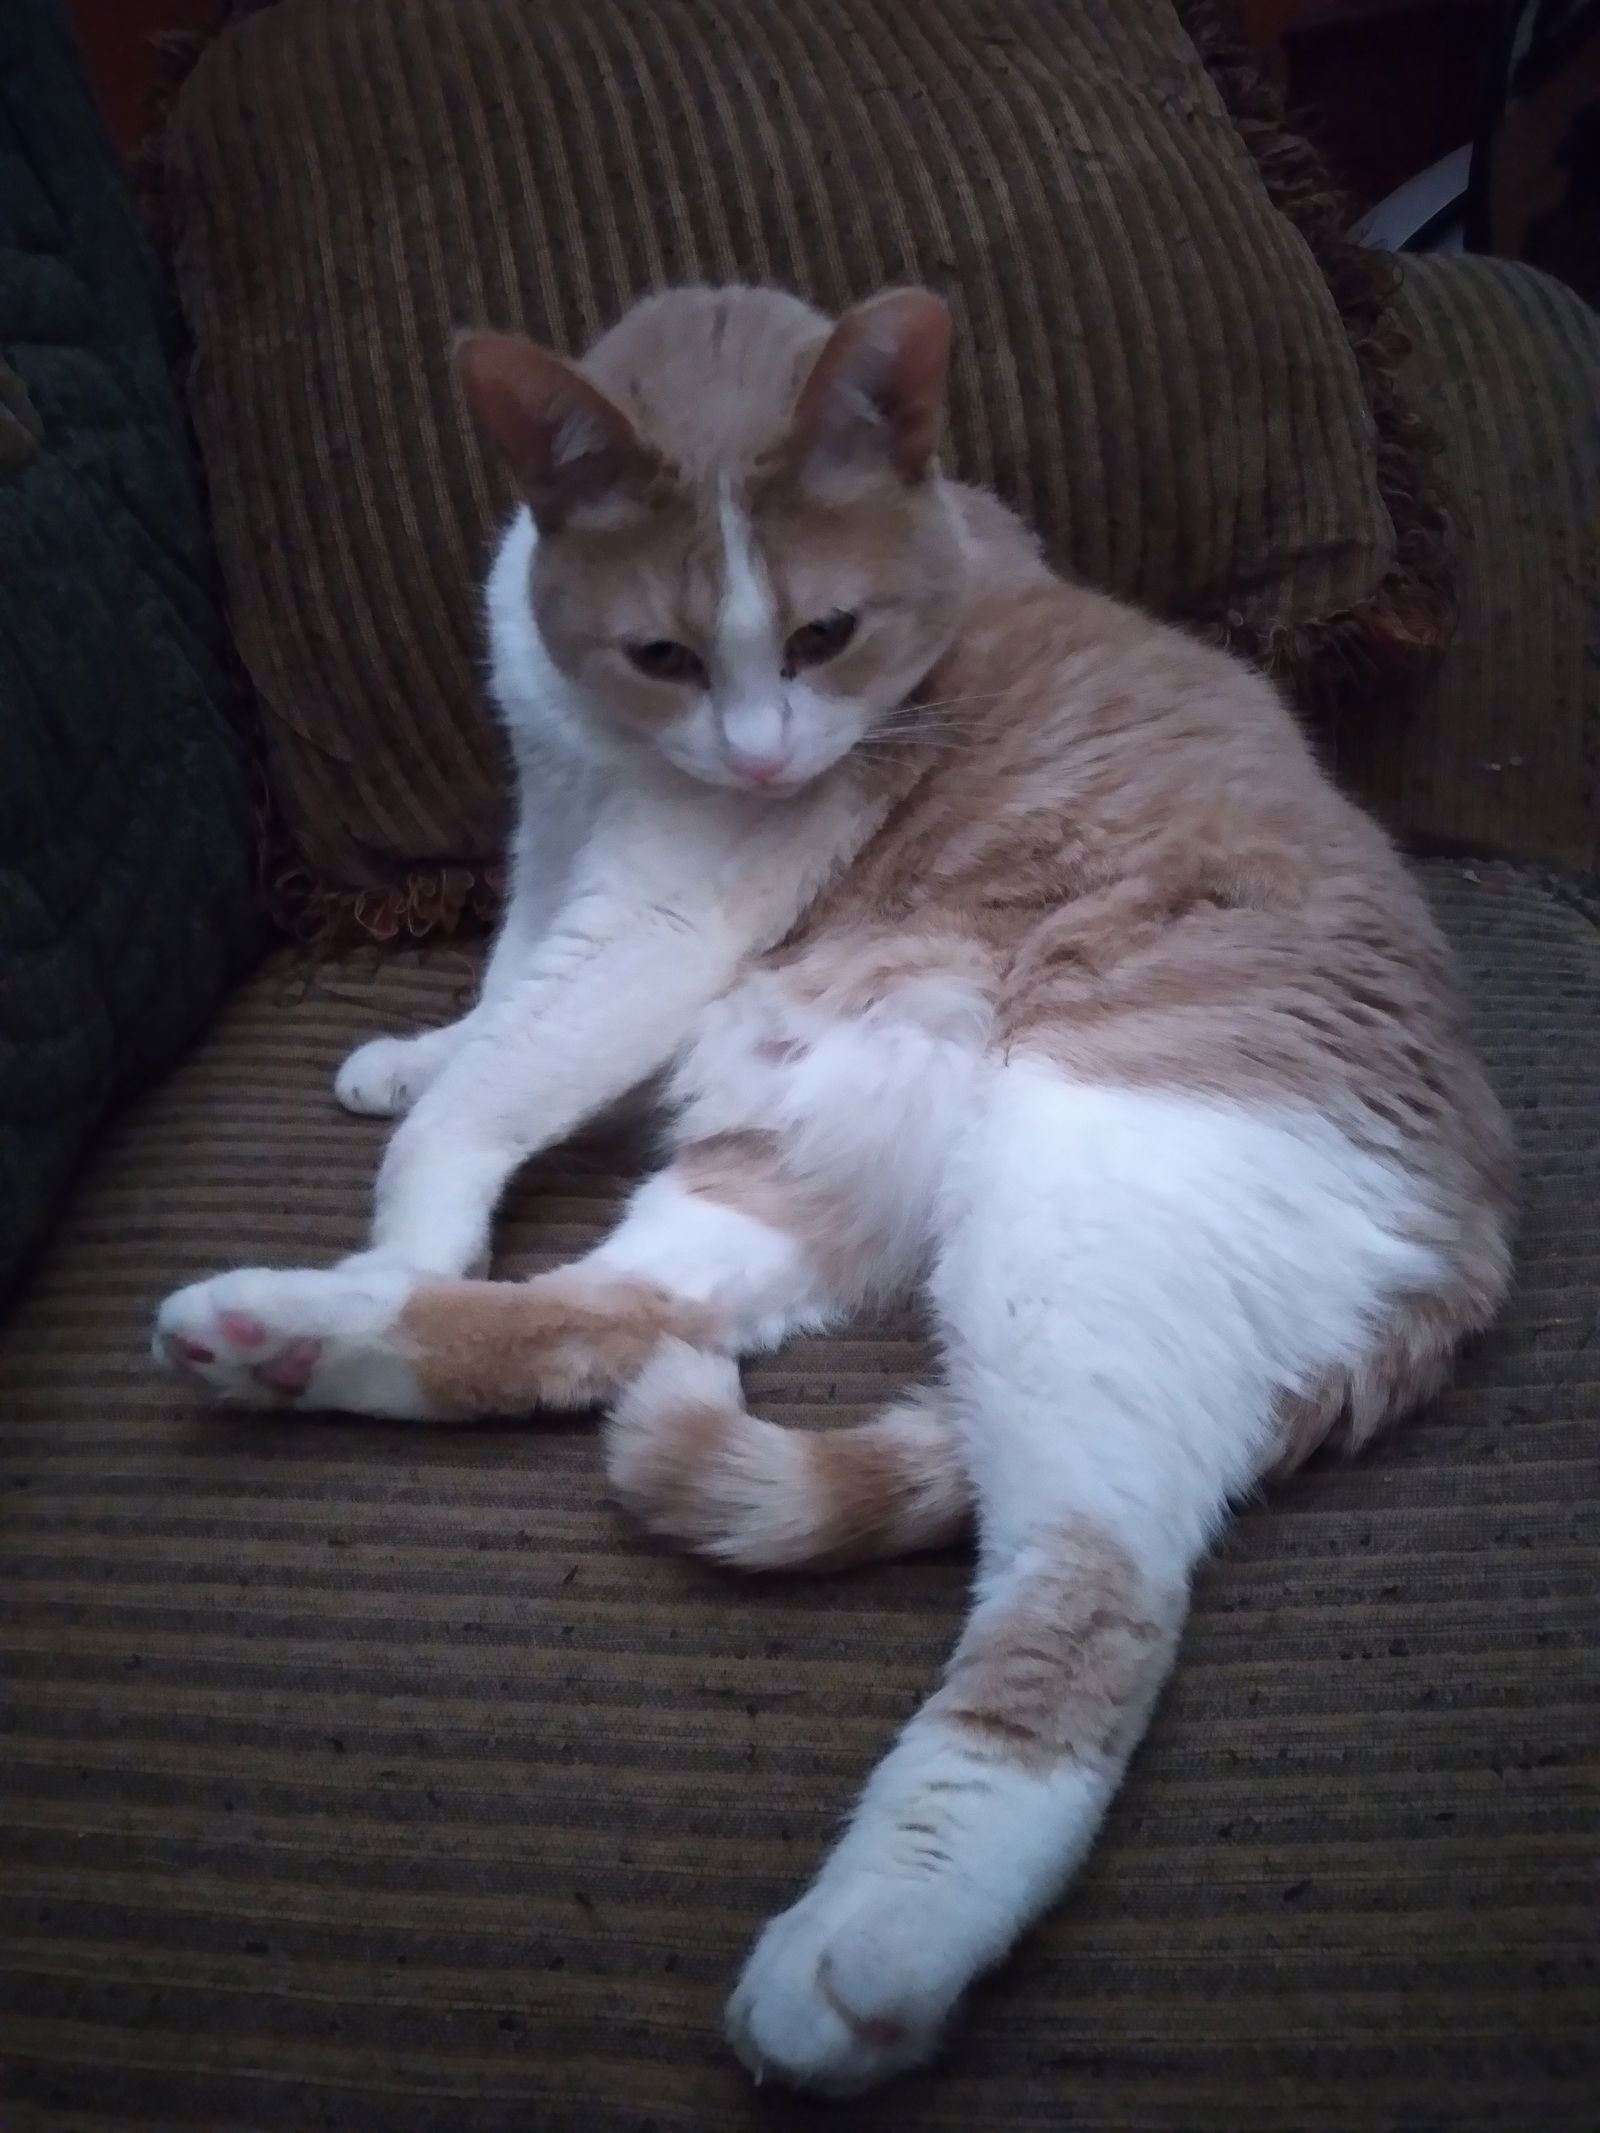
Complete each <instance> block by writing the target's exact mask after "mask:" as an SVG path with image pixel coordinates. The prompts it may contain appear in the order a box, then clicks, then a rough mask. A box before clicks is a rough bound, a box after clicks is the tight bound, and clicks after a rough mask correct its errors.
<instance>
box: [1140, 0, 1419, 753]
mask: <svg viewBox="0 0 1600 2133" xmlns="http://www.w3.org/2000/svg"><path fill="white" fill-rule="evenodd" d="M1177 12H1178V16H1179V19H1180V21H1181V22H1182V23H1183V26H1184V28H1185V30H1186V31H1187V32H1188V34H1189V36H1190V37H1191V38H1192V40H1193V41H1194V44H1195V47H1196V49H1197V50H1198V52H1199V53H1200V56H1201V58H1202V59H1203V60H1204V62H1205V65H1206V70H1207V72H1208V73H1209V74H1210V76H1211V78H1212V80H1213V81H1214V82H1215V83H1216V85H1217V88H1218V91H1219V92H1220V94H1221V96H1222V99H1223V102H1224V103H1225V104H1226V105H1227V108H1228V115H1229V116H1230V118H1232V120H1233V122H1234V124H1235V125H1236V126H1237V127H1238V129H1239V133H1240V135H1241V137H1242V139H1243V140H1244V143H1245V146H1246V147H1247V148H1248V149H1249V151H1250V155H1251V159H1252V160H1253V162H1254V163H1255V166H1256V168H1257V170H1259V172H1260V173H1261V181H1262V184H1263V185H1264V186H1265V187H1266V192H1267V197H1268V199H1269V200H1271V202H1272V204H1273V206H1274V207H1275V208H1276V209H1277V210H1278V212H1279V213H1280V214H1281V215H1283V216H1285V217H1286V218H1287V220H1288V221H1290V222H1292V223H1293V224H1294V226H1295V228H1296V229H1297V230H1298V231H1299V232H1300V235H1301V236H1302V237H1303V238H1304V240H1305V242H1306V244H1307V245H1308V246H1309V248H1310V250H1311V253H1312V256H1313V258H1314V259H1315V260H1316V262H1317V264H1318V266H1319V267H1320V268H1321V269H1322V273H1323V276H1324V278H1325V279H1326V281H1327V284H1328V288H1329V291H1330V293H1331V295H1332V297H1333V300H1334V303H1335V305H1336V306H1337V307H1338V311H1339V316H1340V318H1341V319H1342V320H1343V322H1344V327H1345V331H1346V333H1347V334H1348V336H1349V340H1350V347H1351V351H1352V353H1353V354H1354V356H1355V360H1356V368H1357V371H1358V373H1359V375H1360V378H1361V386H1362V391H1363V394H1364V396H1365V398H1366V401H1367V405H1368V406H1369V407H1370V408H1371V410H1372V414H1373V419H1374V422H1375V424H1376V427H1377V476H1378V492H1379V495H1380V496H1381V498H1382V500H1383V504H1384V508H1385V509H1386V510H1387V512H1388V513H1389V517H1390V520H1391V522H1392V523H1393V526H1394V531H1395V559H1394V562H1393V564H1392V565H1391V567H1390V569H1389V571H1388V572H1387V574H1386V575H1385V576H1384V578H1383V579H1382V581H1381V582H1380V583H1379V585H1378V587H1377V589H1376V590H1375V591H1374V592H1373V593H1371V594H1370V595H1369V596H1368V598H1367V599H1365V600H1362V601H1360V602H1358V603H1357V605H1355V606H1354V607H1348V608H1345V609H1343V610H1341V611H1340V612H1338V613H1335V614H1331V615H1325V616H1321V617H1319V618H1318V619H1317V620H1316V621H1314V622H1302V623H1298V624H1294V625H1283V626H1280V627H1276V628H1268V629H1259V628H1255V627H1252V626H1251V625H1250V624H1249V623H1248V622H1247V621H1246V620H1245V617H1244V616H1243V615H1242V614H1240V613H1239V612H1238V611H1237V610H1236V609H1229V608H1226V607H1224V608H1222V609H1221V610H1220V611H1219V610H1217V609H1215V608H1213V609H1212V610H1210V611H1209V612H1207V613H1204V614H1197V615H1195V616H1194V617H1193V618H1192V619H1193V621H1194V622H1195V624H1196V625H1197V626H1198V628H1199V631H1200V634H1201V635H1202V636H1205V637H1207V638H1209V639H1210V640H1211V641H1212V642H1213V643H1216V644H1221V645H1225V646H1226V647H1227V648H1228V650H1229V651H1232V652H1236V653H1238V654H1239V655H1240V657H1242V658H1245V659H1249V660H1251V661H1252V662H1253V663H1254V664H1256V665H1258V666H1260V667H1263V668H1265V670H1266V671H1267V672H1268V673H1269V674H1271V675H1272V676H1273V677H1274V679H1276V680H1278V681H1281V682H1282V683H1283V684H1284V686H1285V687H1286V688H1287V689H1288V690H1289V692H1290V693H1291V695H1292V696H1293V697H1294V698H1295V700H1296V702H1297V703H1299V704H1300V705H1301V706H1302V707H1303V708H1304V709H1305V710H1306V711H1307V712H1308V713H1310V714H1311V717H1312V719H1313V721H1314V723H1316V724H1317V725H1318V726H1319V727H1320V728H1321V730H1322V731H1323V733H1324V735H1325V736H1326V737H1327V738H1328V739H1329V740H1330V742H1331V743H1332V744H1333V746H1334V749H1335V752H1336V753H1337V752H1338V742H1339V729H1340V726H1341V724H1342V723H1343V724H1346V725H1350V724H1354V725H1356V726H1359V725H1360V724H1361V723H1363V721H1362V719H1361V717H1360V716H1359V715H1358V714H1360V713H1363V712H1364V713H1365V714H1366V715H1367V716H1368V717H1370V716H1371V715H1372V714H1373V713H1375V712H1381V713H1382V714H1384V715H1386V716H1395V715H1403V708H1404V707H1403V703H1401V702H1400V701H1399V699H1401V698H1402V697H1403V696H1404V695H1405V693H1406V692H1408V691H1409V690H1410V689H1412V688H1413V687H1414V686H1415V685H1416V684H1417V683H1418V682H1419V681H1421V680H1422V679H1423V678H1424V677H1425V676H1426V675H1427V674H1428V673H1429V672H1430V671H1431V669H1432V668H1433V667H1434V666H1435V665H1436V664H1437V662H1438V660H1439V658H1440V657H1441V655H1442V654H1443V652H1444V649H1445V647H1446V646H1447V645H1448V643H1449V642H1450V638H1451V635H1452V633H1453V632H1454V629H1455V622H1456V604H1455V591H1454V569H1453V565H1452V561H1451V557H1450V552H1449V546H1448V534H1449V517H1448V512H1447V509H1446V506H1445V500H1444V495H1443V492H1442V490H1441V489H1440V487H1439V486H1438V485H1437V484H1436V482H1435V479H1434V474H1433V464H1434V459H1435V456H1436V454H1437V452H1438V450H1439V440H1438V438H1437V436H1436V435H1435V434H1434V432H1433V431H1432V429H1431V428H1430V427H1429V425H1428V424H1427V423H1426V422H1424V421H1423V419H1422V418H1421V417H1420V416H1419V415H1417V414H1415V413H1414V412H1413V411H1412V410H1411V409H1410V408H1409V407H1408V406H1407V405H1406V403H1405V400H1404V399H1403V397H1402V396H1401V393H1400V390H1399V386H1398V383H1397V374H1398V372H1399V370H1400V367H1401V365H1402V364H1403V363H1404V362H1405V360H1406V358H1407V357H1408V356H1409V354H1410V353H1411V343H1410V341H1409V339H1408V337H1407V335H1406V334H1405V332H1404V330H1403V329H1402V327H1401V326H1400V324H1399V321H1398V319H1397V318H1396V316H1395V313H1394V309H1393V304H1394V296H1395V291H1396V289H1397V288H1398V286H1399V280H1400V269H1399V265H1398V263H1397V262H1396V261H1395V260H1394V259H1393V257H1392V256H1391V255H1389V254H1387V253H1384V252H1378V251H1373V250H1371V249H1370V248H1369V247H1367V246H1366V245H1363V244H1359V243H1357V242H1356V240H1355V239H1354V238H1353V237H1351V235H1350V234H1349V226H1350V220H1351V216H1350V210H1349V206H1348V203H1347V202H1346V200H1345V199H1344V198H1343V196H1342V194H1341V193H1340V191H1339V189H1338V188H1337V186H1335V185H1334V183H1333V181H1332V179H1331V177H1330V175H1329V173H1328V171H1327V168H1326V166H1325V165H1324V164H1323V161H1322V158H1321V156H1320V155H1319V154H1318V152H1317V150H1316V149H1315V148H1314V147H1313V146H1312V145H1311V143H1310V142H1309V141H1307V140H1305V139H1304V138H1303V137H1301V136H1300V135H1298V134H1295V133H1293V132H1291V131H1290V130H1289V126H1288V122H1287V118H1286V115H1285V111H1284V105H1283V100H1282V98H1281V97H1280V96H1279V94H1278V91H1277V90H1276V89H1275V88H1274V87H1273V86H1272V84H1271V83H1270V82H1269V81H1268V80H1267V78H1266V75H1265V74H1264V72H1263V70H1262V67H1261V63H1260V57H1259V54H1258V52H1257V51H1256V48H1255V46H1254V45H1253V44H1252V42H1251V40H1250V37H1249V35H1248V32H1247V31H1246V30H1245V29H1244V28H1243V26H1242V23H1241V19H1240V14H1239V11H1238V10H1237V9H1236V8H1235V7H1234V6H1232V5H1230V4H1229V0H1177ZM1340 714H1343V715H1344V716H1343V719H1341V717H1340ZM1351 738H1352V739H1353V738H1355V736H1354V734H1352V735H1351Z"/></svg>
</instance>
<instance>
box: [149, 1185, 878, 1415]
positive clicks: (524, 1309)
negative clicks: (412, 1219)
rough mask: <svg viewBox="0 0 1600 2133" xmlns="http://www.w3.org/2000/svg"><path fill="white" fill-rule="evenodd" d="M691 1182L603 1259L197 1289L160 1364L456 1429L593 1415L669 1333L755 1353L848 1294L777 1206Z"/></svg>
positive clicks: (273, 1399)
mask: <svg viewBox="0 0 1600 2133" xmlns="http://www.w3.org/2000/svg"><path fill="white" fill-rule="evenodd" d="M692 1178H693V1173H692V1172H688V1173H686V1172H685V1171H684V1170H683V1168H682V1164H681V1163H680V1164H679V1165H677V1166H674V1168H673V1169H671V1170H668V1171H665V1172H663V1173H661V1174H660V1175H659V1176H657V1177H655V1178H652V1179H650V1180H649V1181H648V1182H647V1183H646V1184H645V1185H643V1186H642V1187H641V1188H640V1189H639V1191H638V1192H637V1193H636V1194H635V1195H634V1198H633V1200H632V1202H631V1204H630V1206H629V1209H628V1211H627V1213H626V1215H625V1216H624V1218H623V1220H622V1222H621V1223H620V1224H619V1225H618V1227H617V1229H616V1230H615V1231H614V1232H613V1233H612V1235H611V1236H610V1237H608V1238H607V1239H606V1240H605V1242H604V1243H602V1244H601V1245H600V1246H598V1247H597V1248H596V1250H594V1251H593V1252H591V1253H589V1254H588V1256H587V1257H586V1258H584V1259H581V1260H578V1261H577V1262H575V1263H574V1264H573V1265H571V1266H568V1267H563V1268H560V1269H558V1270H557V1271H556V1272H554V1273H551V1274H544V1275H540V1276H538V1277H537V1278H536V1279H534V1280H532V1281H528V1282H487V1281H440V1280H436V1279H433V1278H431V1277H430V1276H427V1275H422V1274H417V1273H414V1272H412V1271H411V1270H410V1269H408V1268H406V1267H403V1266H386V1265H384V1264H382V1263H381V1262H379V1261H378V1260H376V1259H375V1258H363V1259H357V1260H353V1261H350V1262H347V1264H346V1265H345V1266H343V1267H335V1268H332V1269H329V1270H327V1271H303V1270H289V1271H281V1272H280V1271H278V1270H275V1269H271V1268H264V1267H245V1268H241V1269H239V1270H238V1271H237V1272H235V1273H232V1274H223V1275H219V1276H216V1277H214V1278H213V1279H212V1280H209V1281H204V1282H197V1283H195V1284H194V1285H193V1286H192V1287H191V1288H188V1289H182V1290H179V1291H178V1293H177V1294H176V1295H175V1296H172V1297H169V1298H168V1300H167V1302H166V1303H165V1304H164V1305H163V1306H162V1309H161V1312H160V1315H159V1317H158V1320H157V1326H156V1336H155V1346H156V1354H157V1358H158V1360H163V1361H166V1362H168V1363H170V1364H172V1365H173V1366H174V1367H176V1368H178V1369H181V1370H183V1371H184V1372H186V1374H188V1375H190V1376H193V1377H196V1378H198V1379H199V1380H200V1381H201V1382H202V1383H204V1384H205V1385H207V1386H209V1387H210V1388H211V1390H212V1391H214V1392H216V1393H218V1394H219V1395H220V1396H221V1397H223V1398H225V1399H231V1400H237V1401H242V1402H245V1403H248V1404H250V1405H254V1406H276V1407H290V1408H300V1409H326V1408H341V1409H344V1410H346V1411H348V1412H351V1413H356V1414H372V1415H388V1416H394V1417H398V1418H401V1419H423V1420H426V1419H437V1420H462V1419H466V1418H469V1417H471V1416H475V1415H494V1414H516V1413H521V1412H526V1411H528V1410H529V1409H531V1408H534V1407H537V1406H545V1407H558V1408H583V1407H589V1406H593V1405H595V1404H597V1403H598V1402H601V1401H604V1400H608V1399H611V1398H613V1397H614V1396H615V1395H616V1394H617V1393H619V1392H620V1391H621V1390H622V1389H623V1388H624V1387H625V1386H627V1385H628V1384H629V1383H631V1382H632V1380H633V1379H634V1378H636V1377H637V1376H638V1375H639V1373H640V1372H641V1371H642V1370H643V1369H644V1367H645V1365H646V1363H647V1361H648V1359H649V1358H650V1356H651V1355H652V1353H653V1352H654V1351H655V1349H656V1348H657V1346H658V1345H659V1344H660V1343H661V1342H663V1341H664V1340H671V1341H675V1342H678V1343H682V1344H687V1345H689V1346H691V1347H692V1348H694V1349H708V1350H712V1351H714V1352H715V1353H716V1354H717V1355H718V1356H721V1357H728V1356H731V1355H736V1354H744V1353H749V1352H752V1351H755V1350H759V1349H763V1348H769V1347H772V1346H775V1345H776V1344H777V1343H778V1342H780V1341H782V1340H784V1339H785V1338H786V1337H787V1336H788V1335H789V1334H790V1333H792V1332H795V1331H799V1330H801V1329H803V1328H811V1329H815V1328H819V1327H821V1326H824V1325H826V1324H829V1323H830V1322H832V1321H833V1320H834V1319H835V1318H836V1317H837V1316H838V1315H839V1314H840V1313H841V1312H842V1311H843V1310H844V1309H846V1308H847V1307H848V1305H849V1304H850V1302H851V1301H853V1298H852V1296H851V1294H850V1293H849V1292H848V1290H847V1289H846V1288H845V1287H843V1286H842V1285H841V1284H840V1283H839V1282H838V1281H837V1280H835V1279H832V1278H830V1270H828V1269H827V1268H826V1267H824V1266H822V1265H819V1263H818V1260H817V1258H816V1256H815V1255H814V1254H813V1253H812V1252H811V1251H810V1250H809V1249H808V1248H807V1245H806V1243H805V1242H804V1241H803V1240H802V1238H801V1237H800V1236H799V1235H797V1234H796V1233H795V1231H794V1230H791V1229H788V1228H785V1226H784V1223H783V1216H782V1209H781V1205H780V1204H777V1203H773V1204H769V1205H767V1207H766V1210H765V1212H764V1214H761V1215H757V1214H754V1213H751V1212H749V1211H747V1210H746V1209H745V1208H743V1207H740V1206H737V1205H734V1204H731V1202H730V1201H729V1200H728V1199H720V1200H719V1199H718V1198H716V1197H714V1196H712V1195H711V1194H709V1193H707V1192H705V1191H703V1190H700V1189H697V1186H696V1185H695V1183H694V1182H692Z"/></svg>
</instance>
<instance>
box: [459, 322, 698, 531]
mask: <svg viewBox="0 0 1600 2133" xmlns="http://www.w3.org/2000/svg"><path fill="white" fill-rule="evenodd" d="M455 360H456V370H457V372H458V374H459V376H460V378H461V384H462V389H463V391H464V392H465V393H466V396H467V404H468V406H469V407H470V408H471V410H472V415H473V420H474V421H475V422H476V423H477V425H478V428H479V430H480V432H481V433H482V435H483V437H484V438H485V440H486V441H487V442H488V443H489V444H490V445H491V446H492V447H493V449H494V450H495V451H496V452H498V453H499V455H500V457H501V458H502V459H503V460H504V461H505V462H506V464H507V466H508V467H509V468H510V469H511V472H512V475H513V476H514V478H515V480H516V483H517V487H518V488H519V489H520V490H521V492H522V494H523V496H524V498H525V499H526V501H527V504H528V508H529V509H530V510H531V511H532V513H533V516H534V520H535V522H536V524H537V525H538V527H539V530H540V532H541V533H554V532H556V531H557V530H558V529H559V528H560V527H562V526H564V525H566V524H568V523H569V521H571V520H572V519H573V518H574V517H579V518H581V519H583V520H585V521H587V522H589V523H591V524H594V525H603V524H604V523H605V522H606V521H607V519H609V518H614V517H615V516H616V515H617V514H618V513H619V512H624V511H627V510H629V509H630V508H632V507H636V506H637V505H638V504H639V503H640V502H641V501H642V500H643V496H644V492H645V490H646V488H647V487H648V486H649V484H650V482H651V481H652V479H653V478H654V477H655V476H656V475H657V474H659V472H660V461H659V460H658V459H657V457H656V455H655V454H654V453H653V452H652V451H651V450H650V448H649V446H648V445H646V444H644V443H643V442H642V441H641V440H640V438H639V435H638V433H637V431H636V430H635V429H634V427H633V424H632V423H631V422H630V421H629V420H628V418H627V416H626V415H625V414H624V413H623V412H622V410H621V408H620V407H618V406H616V405H615V403H614V402H613V401H611V400H608V399H607V398H606V395H605V394H604V393H603V392H601V391H600V390H599V388H598V387H597V386H594V385H591V384H590V383H589V380H588V379H587V378H585V377H584V376H583V375H582V373H581V372H579V371H577V370H575V369H574V368H573V366H572V365H571V364H570V363H567V362H564V361H563V360H562V358H561V357H560V356H557V355H552V354H551V353H550V352H549V350H548V349H544V348H537V347H535V346H534V344H533V342H532V341H525V340H524V339H523V338H522V337H521V335H520V334H515V333H485V332H466V333H458V334H457V335H456V340H455Z"/></svg>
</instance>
